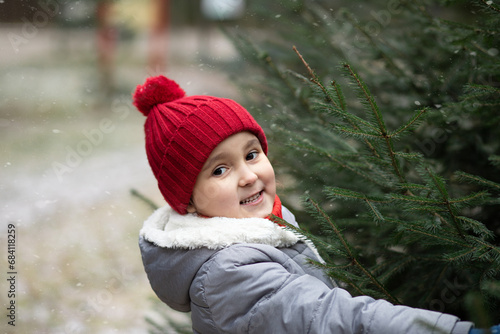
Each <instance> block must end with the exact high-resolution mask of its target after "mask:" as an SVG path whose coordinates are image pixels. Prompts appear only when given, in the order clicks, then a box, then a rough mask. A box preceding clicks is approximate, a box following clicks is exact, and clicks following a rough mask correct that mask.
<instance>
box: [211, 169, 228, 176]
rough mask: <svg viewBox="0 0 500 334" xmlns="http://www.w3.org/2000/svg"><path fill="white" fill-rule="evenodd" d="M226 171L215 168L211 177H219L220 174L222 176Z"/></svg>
mask: <svg viewBox="0 0 500 334" xmlns="http://www.w3.org/2000/svg"><path fill="white" fill-rule="evenodd" d="M226 170H227V167H217V168H216V169H214V171H213V172H212V175H214V176H221V175H222V174H224V173H225V172H226Z"/></svg>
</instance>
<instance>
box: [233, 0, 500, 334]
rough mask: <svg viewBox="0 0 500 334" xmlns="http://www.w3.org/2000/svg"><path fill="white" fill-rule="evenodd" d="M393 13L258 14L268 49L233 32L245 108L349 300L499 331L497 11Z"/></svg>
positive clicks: (457, 8) (320, 4) (374, 8)
mask: <svg viewBox="0 0 500 334" xmlns="http://www.w3.org/2000/svg"><path fill="white" fill-rule="evenodd" d="M389 3H391V4H392V5H391V6H390V5H389ZM389 3H387V2H383V1H373V2H370V5H368V4H363V6H364V7H363V10H362V11H360V9H359V8H357V9H356V8H354V7H353V8H348V6H349V5H351V6H354V5H352V4H346V6H345V7H343V8H332V7H331V5H329V4H328V2H327V1H316V2H300V1H288V2H287V1H284V2H280V3H274V2H273V3H269V2H265V5H264V4H263V3H261V2H259V1H256V2H253V7H252V10H253V12H252V15H249V17H250V20H252V21H255V20H257V21H258V22H260V24H261V25H262V26H263V27H264V28H265V29H266V35H265V36H266V39H262V38H261V37H260V36H262V35H261V34H258V33H257V34H255V35H251V32H248V31H247V30H244V31H241V28H239V29H235V30H231V31H228V35H229V36H231V37H232V39H233V41H234V43H235V45H236V46H237V47H238V49H239V50H240V52H241V54H242V56H243V59H244V60H245V64H249V63H251V64H252V65H253V67H252V68H251V69H247V70H245V71H246V72H245V73H255V75H254V76H253V77H250V76H249V75H245V76H244V81H241V84H242V87H244V88H245V90H244V91H245V92H247V96H248V97H249V99H250V101H249V102H247V103H246V105H253V106H255V108H254V110H253V111H254V112H255V113H256V114H258V120H259V121H260V122H261V123H262V124H263V125H264V126H265V125H266V124H270V125H269V128H268V129H267V133H268V135H269V137H271V143H275V144H274V145H273V146H272V147H271V152H272V156H271V157H272V158H273V165H274V166H275V169H276V172H277V176H278V178H280V177H281V180H282V182H283V183H286V184H287V189H288V192H285V194H284V196H283V200H284V203H285V205H288V206H291V207H292V209H293V211H295V213H298V214H297V216H299V221H300V222H301V224H302V226H306V227H307V229H308V231H309V232H304V231H302V232H301V233H305V234H306V235H307V236H308V237H309V238H311V239H312V240H313V241H314V242H315V243H316V245H317V247H318V248H319V250H320V251H321V252H322V255H323V256H324V257H325V260H326V264H319V263H317V265H320V266H323V267H324V268H325V270H326V271H327V272H328V273H329V274H330V275H331V276H332V277H333V278H335V279H336V280H337V281H339V282H342V284H343V285H345V287H346V288H347V289H349V290H350V291H351V292H352V293H353V294H356V295H357V294H364V295H371V296H374V297H376V298H385V299H387V300H389V301H391V302H393V303H396V304H400V303H401V304H406V305H410V306H415V307H421V308H426V309H434V310H438V311H443V312H448V313H454V314H457V315H459V316H462V317H463V318H465V319H470V320H473V321H476V322H477V325H478V326H480V327H486V326H489V325H492V324H493V323H494V322H495V321H498V319H499V318H500V284H499V283H498V281H499V279H500V247H499V246H498V243H499V240H500V232H499V226H500V223H499V212H500V211H499V210H498V208H499V207H498V204H499V193H500V183H499V181H500V178H499V177H498V166H499V157H498V149H499V144H500V143H499V141H498V138H500V133H499V132H500V130H499V127H498V124H499V122H498V121H499V115H498V112H497V110H498V106H499V104H500V103H499V101H500V87H499V81H500V80H499V79H500V69H499V62H498V52H499V50H498V47H499V45H500V43H499V42H500V37H499V36H500V35H499V33H500V30H499V24H498V23H499V21H500V20H499V15H500V9H499V7H498V6H497V5H495V4H494V3H493V2H491V1H481V0H479V1H473V2H467V3H465V2H460V3H459V4H458V5H457V3H456V2H455V4H453V5H452V4H450V3H449V2H447V1H412V2H409V1H408V2H407V1H391V2H389ZM263 8H265V10H261V9H263ZM354 13H356V14H354ZM445 15H446V16H445ZM292 45H295V46H296V47H295V48H294V50H292ZM338 64H340V65H338ZM239 74H241V71H240V72H239ZM365 81H366V82H365ZM278 143H279V144H278ZM291 148H293V150H292V149H291ZM297 194H301V195H302V194H303V195H305V196H304V201H303V208H304V209H305V210H304V212H300V209H301V207H299V206H297V204H296V203H295V201H294V196H296V195H297ZM297 210H298V211H297ZM305 212H307V213H305ZM311 215H312V216H314V217H315V220H314V223H313V222H311V219H310V217H311ZM290 228H291V227H290Z"/></svg>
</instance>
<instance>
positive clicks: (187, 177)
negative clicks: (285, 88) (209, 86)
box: [133, 76, 267, 214]
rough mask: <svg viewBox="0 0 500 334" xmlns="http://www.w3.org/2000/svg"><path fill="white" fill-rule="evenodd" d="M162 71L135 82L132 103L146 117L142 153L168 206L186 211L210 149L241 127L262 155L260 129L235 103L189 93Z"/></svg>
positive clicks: (262, 143) (246, 112)
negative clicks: (137, 82)
mask: <svg viewBox="0 0 500 334" xmlns="http://www.w3.org/2000/svg"><path fill="white" fill-rule="evenodd" d="M185 95H186V93H185V92H184V90H182V88H180V87H179V85H178V84H177V83H176V82H175V81H173V80H170V79H168V78H166V77H164V76H157V77H152V78H148V79H147V80H146V82H145V83H144V85H139V86H137V88H136V90H135V93H134V95H133V103H134V105H135V106H136V107H137V109H138V110H139V111H140V112H141V113H143V114H144V115H145V116H146V117H147V119H146V122H145V124H144V131H145V135H146V153H147V156H148V161H149V164H150V166H151V169H152V170H153V174H154V175H155V177H156V179H157V181H158V187H159V189H160V191H161V193H162V195H163V197H164V198H165V200H166V201H167V202H168V204H170V206H171V207H172V208H173V209H174V210H175V211H177V212H178V213H180V214H186V213H187V211H186V209H187V206H188V204H189V201H190V199H191V195H192V193H193V188H194V185H195V183H196V178H197V177H198V174H199V173H200V171H201V168H202V167H203V164H204V163H205V161H206V160H207V158H208V157H209V155H210V153H212V151H213V150H214V148H215V147H216V146H217V145H218V144H219V143H220V142H222V141H223V140H224V139H226V138H228V137H229V136H231V135H233V134H236V133H238V132H242V131H249V132H251V133H253V134H254V135H255V136H256V137H257V138H258V139H259V141H260V143H261V145H262V149H263V150H264V152H265V153H266V154H267V140H266V136H265V134H264V131H263V130H262V128H261V127H260V126H259V124H257V122H256V121H255V120H254V118H253V117H252V116H251V115H250V113H248V111H247V110H245V108H243V107H242V106H241V105H239V104H238V103H236V102H234V101H233V100H230V99H225V98H219V97H213V96H201V95H200V96H190V97H186V96H185Z"/></svg>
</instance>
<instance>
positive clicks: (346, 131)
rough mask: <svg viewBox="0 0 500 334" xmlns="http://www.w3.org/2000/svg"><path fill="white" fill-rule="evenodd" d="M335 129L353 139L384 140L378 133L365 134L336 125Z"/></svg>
mask: <svg viewBox="0 0 500 334" xmlns="http://www.w3.org/2000/svg"><path fill="white" fill-rule="evenodd" d="M335 128H336V129H338V130H339V131H341V132H343V133H346V134H350V135H352V136H354V137H359V138H372V139H381V140H384V137H383V136H382V135H380V134H379V133H369V132H365V131H361V130H352V129H350V128H347V127H345V126H341V125H336V126H335Z"/></svg>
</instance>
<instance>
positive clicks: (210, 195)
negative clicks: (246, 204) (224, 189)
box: [194, 183, 221, 211]
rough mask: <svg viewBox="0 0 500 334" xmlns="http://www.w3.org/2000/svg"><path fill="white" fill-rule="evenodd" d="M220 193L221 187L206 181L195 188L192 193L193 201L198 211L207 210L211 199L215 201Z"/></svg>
mask: <svg viewBox="0 0 500 334" xmlns="http://www.w3.org/2000/svg"><path fill="white" fill-rule="evenodd" d="M220 193H221V187H220V186H219V185H218V184H217V183H207V184H205V185H204V186H203V187H200V188H198V189H197V191H196V193H195V194H194V202H195V205H196V208H197V209H198V210H199V211H205V210H207V209H208V208H209V207H210V206H211V203H213V201H215V200H216V199H217V198H218V197H219V196H220Z"/></svg>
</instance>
